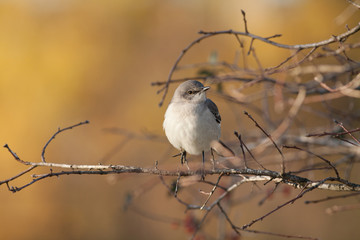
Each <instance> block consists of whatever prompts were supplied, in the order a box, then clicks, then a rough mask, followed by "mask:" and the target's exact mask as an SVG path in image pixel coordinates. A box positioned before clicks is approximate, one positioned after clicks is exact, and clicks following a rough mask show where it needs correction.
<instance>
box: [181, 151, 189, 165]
mask: <svg viewBox="0 0 360 240" xmlns="http://www.w3.org/2000/svg"><path fill="white" fill-rule="evenodd" d="M180 154H181V158H180V161H181V165H183V164H184V163H185V165H186V167H187V169H188V170H190V167H189V165H188V161H187V159H186V151H185V150H183V149H181V153H180Z"/></svg>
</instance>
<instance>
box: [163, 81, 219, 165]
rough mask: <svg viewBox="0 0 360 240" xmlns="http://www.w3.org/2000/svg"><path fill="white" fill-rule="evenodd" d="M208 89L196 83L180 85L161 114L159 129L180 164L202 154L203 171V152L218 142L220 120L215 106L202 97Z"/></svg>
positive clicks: (190, 82) (189, 82)
mask: <svg viewBox="0 0 360 240" xmlns="http://www.w3.org/2000/svg"><path fill="white" fill-rule="evenodd" d="M209 89H210V87H205V86H204V85H203V84H202V83H201V82H199V81H196V80H187V81H185V82H183V83H181V84H180V85H179V86H178V87H177V88H176V90H175V92H174V95H173V97H172V99H171V101H170V103H169V105H168V108H167V109H166V112H165V118H164V122H163V128H164V131H165V135H166V137H167V138H168V140H169V142H170V143H171V144H172V145H173V146H174V147H175V148H176V149H178V150H180V153H179V154H177V155H175V156H179V155H181V158H180V161H181V164H184V162H185V163H186V165H187V160H186V154H187V153H189V154H191V155H200V154H202V163H203V167H204V164H205V156H204V154H205V152H207V151H209V150H211V153H212V154H213V152H212V150H213V149H212V148H211V143H212V142H213V141H219V139H220V135H221V116H220V113H219V110H218V108H217V106H216V104H215V103H214V102H213V101H211V100H210V99H209V98H207V97H206V92H207V91H208V90H209Z"/></svg>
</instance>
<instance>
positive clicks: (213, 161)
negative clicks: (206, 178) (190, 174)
mask: <svg viewBox="0 0 360 240" xmlns="http://www.w3.org/2000/svg"><path fill="white" fill-rule="evenodd" d="M210 153H211V162H212V165H213V170H215V156H214V149H212V148H210Z"/></svg>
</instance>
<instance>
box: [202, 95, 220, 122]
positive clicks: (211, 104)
mask: <svg viewBox="0 0 360 240" xmlns="http://www.w3.org/2000/svg"><path fill="white" fill-rule="evenodd" d="M205 104H206V106H207V107H208V108H209V110H210V112H211V113H212V114H214V117H215V120H216V122H218V123H219V124H220V122H221V116H220V113H219V110H218V108H217V106H216V104H215V103H214V102H213V101H211V100H210V99H206V101H205Z"/></svg>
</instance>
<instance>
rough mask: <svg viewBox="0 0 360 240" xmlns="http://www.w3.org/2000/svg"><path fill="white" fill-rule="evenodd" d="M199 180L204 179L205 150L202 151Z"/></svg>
mask: <svg viewBox="0 0 360 240" xmlns="http://www.w3.org/2000/svg"><path fill="white" fill-rule="evenodd" d="M201 180H205V152H204V151H202V169H201Z"/></svg>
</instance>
